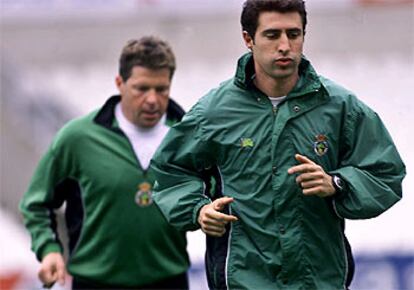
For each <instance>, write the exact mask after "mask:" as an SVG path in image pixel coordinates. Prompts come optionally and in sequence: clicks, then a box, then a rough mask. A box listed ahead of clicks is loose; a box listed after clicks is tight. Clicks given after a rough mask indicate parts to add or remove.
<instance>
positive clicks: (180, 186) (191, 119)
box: [151, 105, 212, 231]
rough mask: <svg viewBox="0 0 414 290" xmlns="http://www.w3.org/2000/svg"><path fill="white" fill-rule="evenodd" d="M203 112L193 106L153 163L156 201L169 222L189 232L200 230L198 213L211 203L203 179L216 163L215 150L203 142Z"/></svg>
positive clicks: (175, 127)
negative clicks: (205, 173)
mask: <svg viewBox="0 0 414 290" xmlns="http://www.w3.org/2000/svg"><path fill="white" fill-rule="evenodd" d="M199 109H200V108H199V107H198V106H197V105H196V106H195V107H193V109H192V110H191V111H190V112H188V113H187V114H186V115H185V116H184V118H183V120H182V121H181V122H180V123H178V124H176V125H175V126H173V127H172V128H171V129H170V131H169V133H168V134H167V136H166V138H165V139H164V141H163V143H162V144H161V146H160V147H159V148H158V150H157V153H156V154H155V156H154V158H153V159H152V162H151V166H152V169H153V170H154V172H155V177H156V183H155V187H154V201H155V203H156V204H157V205H158V207H159V208H160V209H161V211H162V213H163V214H164V216H165V217H166V219H167V220H168V222H169V223H171V224H172V225H173V226H175V227H176V228H178V229H180V230H185V231H186V230H196V229H198V228H199V225H198V223H197V215H198V211H199V210H200V208H201V207H202V206H203V205H205V204H208V203H210V202H211V201H210V199H209V197H208V196H207V195H205V192H204V191H205V183H204V180H203V178H202V172H203V170H204V169H206V168H208V167H209V166H210V164H208V163H207V162H208V161H207V160H210V161H211V160H212V158H211V157H209V155H210V154H209V150H210V149H211V148H210V146H209V144H208V142H206V141H205V140H203V137H204V136H205V135H204V134H203V129H202V120H201V117H200V113H199Z"/></svg>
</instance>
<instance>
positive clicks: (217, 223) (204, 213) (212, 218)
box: [198, 197, 238, 237]
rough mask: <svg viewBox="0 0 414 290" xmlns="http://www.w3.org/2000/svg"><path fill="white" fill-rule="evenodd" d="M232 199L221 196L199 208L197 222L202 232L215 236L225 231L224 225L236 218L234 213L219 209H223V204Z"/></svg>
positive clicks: (219, 235)
mask: <svg viewBox="0 0 414 290" xmlns="http://www.w3.org/2000/svg"><path fill="white" fill-rule="evenodd" d="M233 201H234V200H233V198H230V197H222V198H219V199H216V200H215V201H214V202H213V203H210V204H208V205H205V206H203V207H202V208H201V210H200V213H199V216H198V223H199V224H200V226H201V229H202V231H203V232H204V233H206V234H208V235H211V236H215V237H221V236H222V235H224V234H225V232H226V225H227V224H228V223H230V222H235V221H237V220H238V219H237V217H236V216H234V215H228V214H224V213H222V212H220V210H223V209H224V207H225V205H227V204H230V203H231V202H233Z"/></svg>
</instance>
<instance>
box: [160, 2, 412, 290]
mask: <svg viewBox="0 0 414 290" xmlns="http://www.w3.org/2000/svg"><path fill="white" fill-rule="evenodd" d="M241 23H242V27H243V39H244V41H245V44H246V46H247V48H248V49H249V50H250V52H249V53H247V54H245V55H243V56H242V57H241V58H240V59H239V62H238V67H237V72H236V75H235V77H234V78H232V79H231V80H228V81H226V82H224V83H222V84H221V85H220V86H219V87H218V88H216V89H214V90H212V91H211V92H210V93H208V94H207V95H206V96H204V97H203V98H202V99H201V100H199V102H198V103H197V104H196V105H195V106H194V107H193V108H192V109H191V111H190V112H189V113H187V114H186V115H185V116H184V118H183V120H182V122H180V123H179V124H178V125H176V126H174V127H173V128H172V129H171V131H170V132H169V133H168V135H167V136H166V138H165V139H164V141H163V143H162V144H161V146H160V147H159V149H158V151H157V153H156V154H155V156H154V158H153V163H152V167H153V168H154V171H155V175H156V180H157V181H156V187H155V190H156V192H155V193H154V200H155V202H156V203H157V205H158V206H159V207H160V209H161V210H162V212H163V213H164V215H165V216H166V218H167V219H168V221H169V222H170V223H171V224H173V225H174V226H176V227H177V228H178V229H181V230H196V229H198V228H201V229H202V230H203V231H204V232H205V233H206V234H207V253H206V268H207V276H208V282H209V286H210V288H212V289H226V288H229V289H324V290H325V289H346V288H347V287H348V286H349V283H350V278H351V276H350V275H349V270H350V269H351V267H350V265H349V261H352V260H350V256H349V249H348V247H347V242H346V238H345V235H344V220H345V219H346V218H348V219H367V218H372V217H375V216H377V215H379V214H381V213H382V212H384V211H385V210H387V209H388V208H390V207H391V206H392V205H393V204H395V203H396V202H397V201H399V200H400V199H401V197H402V190H401V182H402V179H403V178H404V176H405V166H404V164H403V162H402V160H401V158H400V156H399V154H398V152H397V149H396V147H395V145H394V143H393V141H392V139H391V137H390V135H389V134H388V132H387V130H386V129H385V127H384V125H383V123H382V122H381V120H380V118H379V117H378V115H377V114H376V113H375V112H373V111H372V110H371V109H370V108H368V107H367V106H366V105H365V104H363V103H362V102H361V101H359V100H358V99H357V97H356V96H355V95H354V94H353V93H351V92H350V91H348V90H346V89H344V88H343V87H341V86H339V85H337V84H335V83H334V82H332V81H330V80H328V79H326V78H324V77H322V76H318V75H317V73H316V72H315V70H314V69H313V67H312V65H311V63H310V62H309V61H308V60H307V59H306V58H305V57H304V56H303V55H302V53H303V44H304V34H305V27H306V10H305V5H304V1H301V0H290V1H289V0H248V1H246V2H245V4H244V7H243V12H242V19H241ZM368 140H369V144H368V143H367V141H368ZM206 173H210V174H214V176H215V178H216V180H217V186H216V190H215V191H214V195H212V194H209V192H210V191H209V190H208V186H205V183H204V182H203V181H204V180H207V179H206V178H205V176H206ZM206 189H207V190H206ZM172 201H175V202H172Z"/></svg>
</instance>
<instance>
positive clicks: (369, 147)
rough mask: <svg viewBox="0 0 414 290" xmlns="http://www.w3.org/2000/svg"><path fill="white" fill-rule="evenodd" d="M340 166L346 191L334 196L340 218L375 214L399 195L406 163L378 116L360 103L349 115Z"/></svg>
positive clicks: (389, 205)
mask: <svg viewBox="0 0 414 290" xmlns="http://www.w3.org/2000/svg"><path fill="white" fill-rule="evenodd" d="M346 120H347V121H346V123H345V127H344V133H345V134H344V137H345V138H344V139H345V142H344V148H343V152H344V153H343V156H341V157H340V165H339V169H338V170H335V171H333V172H331V174H338V175H340V176H341V177H342V178H343V179H344V180H345V181H346V182H347V185H348V190H347V192H345V193H344V194H341V195H340V196H338V197H337V198H334V207H335V210H336V212H337V214H338V215H339V216H340V217H343V218H347V219H367V218H372V217H375V216H378V215H379V214H381V213H383V212H384V211H386V210H387V209H388V208H390V207H391V206H392V205H393V204H395V203H396V202H397V201H399V200H400V199H401V198H402V180H403V178H404V176H405V165H404V163H403V161H402V160H401V157H400V155H399V154H398V152H397V149H396V147H395V145H394V143H393V141H392V139H391V136H390V135H389V133H388V131H387V129H386V128H385V126H384V125H383V123H382V121H381V120H380V118H379V116H378V115H377V114H376V113H375V112H373V111H371V110H370V109H369V108H367V107H365V106H362V107H359V109H358V110H353V111H352V112H351V113H349V114H348V116H347V119H346Z"/></svg>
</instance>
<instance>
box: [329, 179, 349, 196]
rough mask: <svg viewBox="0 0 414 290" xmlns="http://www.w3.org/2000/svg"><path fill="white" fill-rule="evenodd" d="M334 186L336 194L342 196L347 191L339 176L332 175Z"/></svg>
mask: <svg viewBox="0 0 414 290" xmlns="http://www.w3.org/2000/svg"><path fill="white" fill-rule="evenodd" d="M332 185H333V187H334V188H335V193H336V194H341V193H343V192H344V191H345V186H346V185H345V181H344V180H343V179H342V178H341V177H339V176H338V175H332Z"/></svg>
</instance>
